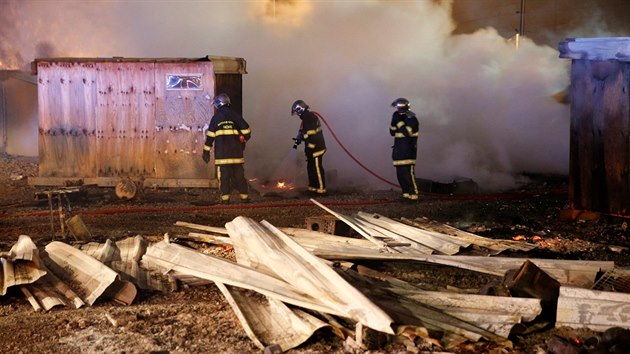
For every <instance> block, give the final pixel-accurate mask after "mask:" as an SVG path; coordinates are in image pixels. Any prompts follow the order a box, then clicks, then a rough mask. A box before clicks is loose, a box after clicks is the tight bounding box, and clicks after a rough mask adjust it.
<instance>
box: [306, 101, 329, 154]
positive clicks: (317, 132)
mask: <svg viewBox="0 0 630 354" xmlns="http://www.w3.org/2000/svg"><path fill="white" fill-rule="evenodd" d="M300 118H301V119H302V128H301V129H302V135H303V138H304V153H305V154H306V156H310V157H317V156H321V155H323V154H324V153H325V152H326V142H324V134H323V132H322V126H321V124H320V122H319V118H317V115H315V113H313V112H311V111H308V110H307V111H305V112H304V113H302V115H301V116H300Z"/></svg>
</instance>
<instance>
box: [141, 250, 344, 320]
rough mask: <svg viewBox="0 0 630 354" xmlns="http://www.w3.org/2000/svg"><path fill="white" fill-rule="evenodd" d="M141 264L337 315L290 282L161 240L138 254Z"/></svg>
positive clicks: (337, 313)
mask: <svg viewBox="0 0 630 354" xmlns="http://www.w3.org/2000/svg"><path fill="white" fill-rule="evenodd" d="M141 265H142V266H143V267H146V268H149V269H156V268H162V269H164V270H167V271H168V270H173V271H176V272H178V273H181V274H184V275H189V276H194V277H197V278H201V279H206V280H210V281H214V282H220V283H223V284H227V285H232V286H237V287H241V288H244V289H250V290H254V291H256V292H259V293H261V294H263V295H266V296H269V297H273V298H276V299H279V300H281V301H284V302H286V303H289V304H293V305H296V306H300V307H304V308H307V309H311V310H315V311H321V312H327V313H330V314H334V315H340V314H341V312H340V311H338V310H337V309H334V308H331V307H330V306H328V305H327V304H325V303H324V302H322V301H321V300H320V299H316V298H314V297H312V296H310V295H308V294H306V293H304V292H302V291H299V290H298V289H297V288H295V287H294V286H293V285H291V284H287V283H286V282H284V281H282V280H280V279H278V278H275V277H272V276H269V275H267V274H265V273H262V272H259V271H256V270H253V269H251V268H248V267H245V266H243V265H239V264H235V263H232V262H229V261H226V260H224V259H221V258H217V257H213V256H209V255H205V254H203V253H200V252H197V251H194V250H190V249H187V248H185V247H182V246H179V245H175V244H171V243H167V242H164V241H162V242H159V243H156V244H152V245H150V246H149V247H148V248H147V252H146V253H145V254H144V256H142V261H141Z"/></svg>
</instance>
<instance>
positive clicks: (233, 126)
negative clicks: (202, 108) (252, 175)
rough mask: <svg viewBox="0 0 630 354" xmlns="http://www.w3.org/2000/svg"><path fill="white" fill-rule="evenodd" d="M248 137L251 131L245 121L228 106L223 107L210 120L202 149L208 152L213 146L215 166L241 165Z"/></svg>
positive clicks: (243, 161)
mask: <svg viewBox="0 0 630 354" xmlns="http://www.w3.org/2000/svg"><path fill="white" fill-rule="evenodd" d="M241 136H242V137H243V138H241ZM250 137H251V131H250V129H249V124H247V122H246V121H245V119H243V117H241V115H240V114H238V113H237V112H235V111H234V110H232V108H230V107H229V106H223V107H221V108H219V109H218V110H217V111H216V112H215V114H214V116H213V117H212V119H211V120H210V126H209V127H208V131H207V132H206V142H205V144H204V146H203V149H204V150H205V151H210V149H211V148H212V145H213V144H214V164H215V165H227V164H242V163H245V158H244V157H243V150H245V141H247V140H249V138H250Z"/></svg>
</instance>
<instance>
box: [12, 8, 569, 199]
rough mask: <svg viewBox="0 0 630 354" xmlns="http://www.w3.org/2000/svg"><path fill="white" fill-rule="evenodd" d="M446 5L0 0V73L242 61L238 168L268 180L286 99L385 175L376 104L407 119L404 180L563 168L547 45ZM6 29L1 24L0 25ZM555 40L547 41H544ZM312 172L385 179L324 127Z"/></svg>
mask: <svg viewBox="0 0 630 354" xmlns="http://www.w3.org/2000/svg"><path fill="white" fill-rule="evenodd" d="M451 5H452V4H451V2H450V1H440V2H436V1H315V0H301V1H300V0H284V1H280V0H276V1H249V2H246V1H185V0H184V1H159V2H155V1H93V2H92V1H91V2H82V1H78V0H77V1H55V2H45V1H36V0H22V1H14V0H9V1H7V0H4V1H3V2H1V3H0V6H2V8H3V10H7V11H2V12H1V13H3V15H0V19H2V20H4V21H5V23H7V22H6V21H8V23H9V24H11V25H12V27H11V28H12V30H8V31H3V32H2V34H0V36H2V37H1V38H0V39H2V42H1V43H2V44H0V62H2V64H0V65H2V68H15V67H25V66H27V65H28V64H27V63H25V61H26V62H30V61H31V60H32V59H34V58H35V57H37V56H38V55H39V53H38V48H42V47H43V48H46V50H47V51H48V54H51V55H56V56H69V57H81V56H86V57H96V56H123V57H202V56H205V55H206V54H210V55H225V56H237V57H243V58H245V59H246V60H247V63H248V74H247V75H245V76H244V84H243V85H244V107H243V108H244V116H245V118H246V119H247V120H248V122H249V123H250V125H251V127H252V140H251V142H250V143H249V144H248V150H247V152H246V154H247V155H246V158H247V162H246V171H247V173H248V174H249V175H252V176H258V177H262V178H264V177H269V176H273V175H277V172H278V171H277V169H278V168H279V166H280V165H281V163H282V162H283V160H284V159H285V157H286V156H287V153H288V151H289V149H291V145H292V140H291V138H292V137H293V136H295V133H296V131H297V129H298V126H299V120H298V119H297V118H295V117H291V116H290V106H291V103H292V102H293V101H294V100H296V99H303V100H305V101H306V102H307V103H308V104H309V105H310V106H311V108H312V109H313V110H315V111H317V112H319V113H320V114H322V115H323V116H324V117H325V119H326V120H327V122H328V123H329V124H330V126H331V128H332V129H333V130H334V132H335V133H336V135H337V136H338V137H339V138H340V139H341V141H342V143H343V144H344V145H345V146H346V148H347V149H348V150H349V151H351V152H352V153H353V154H354V155H355V157H356V158H357V159H359V160H361V161H362V162H363V163H364V164H365V165H367V166H368V167H369V168H370V169H372V170H373V171H374V172H376V173H378V174H380V175H382V176H383V177H385V178H387V179H389V180H392V181H395V174H394V168H393V167H392V165H391V145H392V144H393V138H392V137H390V136H389V132H388V130H389V129H388V127H389V120H390V117H391V113H392V108H391V107H390V103H391V102H392V101H393V100H394V99H395V98H397V97H406V98H408V99H409V100H410V101H411V103H412V110H413V111H414V112H416V113H417V115H418V117H419V120H420V129H421V132H420V138H419V143H418V165H417V167H416V174H417V176H418V177H423V178H428V179H433V180H438V181H444V182H450V181H451V180H453V179H455V178H459V177H466V178H472V179H474V180H475V181H476V182H478V183H479V184H480V185H481V186H482V187H484V188H488V189H490V188H505V187H510V186H513V185H514V183H515V181H516V179H515V178H516V177H517V176H518V175H519V174H520V173H521V172H540V173H567V172H568V157H569V156H568V145H569V108H568V106H566V105H562V104H560V103H558V102H557V101H556V100H554V99H553V98H552V96H553V95H554V94H556V93H557V92H559V91H562V90H564V89H566V87H567V86H568V84H569V78H568V66H569V63H568V62H567V61H565V60H562V59H559V58H558V53H557V50H556V49H555V48H551V47H548V46H541V45H537V44H535V43H534V42H533V41H531V40H528V39H527V38H521V41H520V45H519V48H518V49H517V48H516V47H515V45H514V43H513V42H511V41H509V40H507V39H506V38H504V37H502V36H500V35H499V34H498V33H497V31H496V30H494V29H493V28H490V27H489V28H484V29H481V30H479V31H477V32H475V33H472V34H457V35H454V34H453V30H454V28H455V23H454V21H453V19H452V17H451ZM5 29H6V28H5ZM563 39H564V38H558V41H560V40H563ZM324 134H325V137H326V142H327V145H328V152H327V154H326V155H325V156H324V166H325V167H326V169H327V170H328V171H330V172H333V171H334V172H335V173H336V175H337V176H338V178H337V180H338V183H340V184H341V185H355V186H369V187H371V188H383V187H386V185H385V184H384V183H382V182H380V181H379V180H377V179H375V178H373V177H372V176H371V175H369V174H368V173H367V172H365V171H364V170H362V169H361V168H359V167H358V165H356V164H355V163H354V162H353V161H352V160H351V159H350V158H349V157H348V156H347V155H345V153H344V152H343V150H342V149H341V148H340V147H339V146H338V145H337V143H336V142H335V141H334V140H333V139H332V136H331V132H330V131H327V130H326V129H325V133H324Z"/></svg>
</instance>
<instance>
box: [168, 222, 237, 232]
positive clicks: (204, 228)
mask: <svg viewBox="0 0 630 354" xmlns="http://www.w3.org/2000/svg"><path fill="white" fill-rule="evenodd" d="M175 226H183V227H188V228H191V229H194V230H200V231H207V232H212V233H215V234H219V235H227V234H228V232H227V230H226V229H225V227H216V226H207V225H200V224H193V223H190V222H185V221H177V222H176V223H175Z"/></svg>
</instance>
